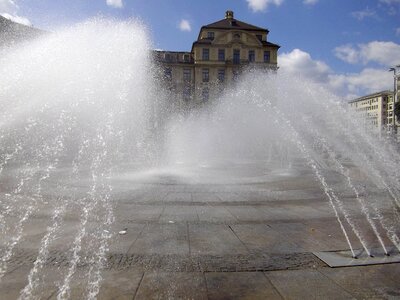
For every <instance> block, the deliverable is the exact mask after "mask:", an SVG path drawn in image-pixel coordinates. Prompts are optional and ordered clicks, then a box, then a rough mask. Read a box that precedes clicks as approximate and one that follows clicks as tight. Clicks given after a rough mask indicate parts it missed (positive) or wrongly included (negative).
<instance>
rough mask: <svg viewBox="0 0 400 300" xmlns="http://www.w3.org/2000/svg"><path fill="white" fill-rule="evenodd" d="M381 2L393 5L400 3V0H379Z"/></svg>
mask: <svg viewBox="0 0 400 300" xmlns="http://www.w3.org/2000/svg"><path fill="white" fill-rule="evenodd" d="M379 2H381V3H384V4H388V5H392V4H396V3H398V4H400V0H379Z"/></svg>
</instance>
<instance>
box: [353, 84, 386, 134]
mask: <svg viewBox="0 0 400 300" xmlns="http://www.w3.org/2000/svg"><path fill="white" fill-rule="evenodd" d="M349 105H350V107H351V108H353V109H354V110H355V111H356V116H357V117H358V118H359V122H361V123H362V124H361V125H362V126H364V127H366V128H368V129H369V130H371V131H372V132H373V133H375V134H377V135H379V136H382V135H383V134H386V133H388V132H389V131H391V130H392V128H393V127H392V126H393V92H392V91H382V92H379V93H374V94H370V95H367V96H363V97H360V98H357V99H354V100H352V101H350V102H349Z"/></svg>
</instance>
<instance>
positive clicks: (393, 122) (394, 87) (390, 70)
mask: <svg viewBox="0 0 400 300" xmlns="http://www.w3.org/2000/svg"><path fill="white" fill-rule="evenodd" d="M389 72H393V100H392V110H393V112H392V117H393V121H392V136H393V137H395V134H396V132H395V128H396V115H395V114H394V106H395V104H396V87H397V84H396V80H397V76H396V68H390V69H389Z"/></svg>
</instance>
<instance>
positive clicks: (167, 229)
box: [129, 223, 189, 254]
mask: <svg viewBox="0 0 400 300" xmlns="http://www.w3.org/2000/svg"><path fill="white" fill-rule="evenodd" d="M129 253H135V254H145V253H147V254H157V253H158V254H189V239H188V228H187V225H186V224H182V223H179V224H178V223H177V224H148V225H146V226H145V228H144V229H143V231H142V233H141V234H140V236H139V237H138V238H137V239H136V241H135V242H134V243H133V245H132V246H131V248H130V250H129Z"/></svg>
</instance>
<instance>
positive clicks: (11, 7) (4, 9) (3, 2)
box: [0, 0, 32, 26]
mask: <svg viewBox="0 0 400 300" xmlns="http://www.w3.org/2000/svg"><path fill="white" fill-rule="evenodd" d="M18 10H19V7H18V5H17V3H16V1H14V0H0V15H1V16H3V17H4V18H7V19H9V20H11V21H13V22H16V23H20V24H23V25H27V26H32V23H31V22H30V21H29V20H28V19H27V18H26V17H21V16H18V14H17V13H18Z"/></svg>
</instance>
